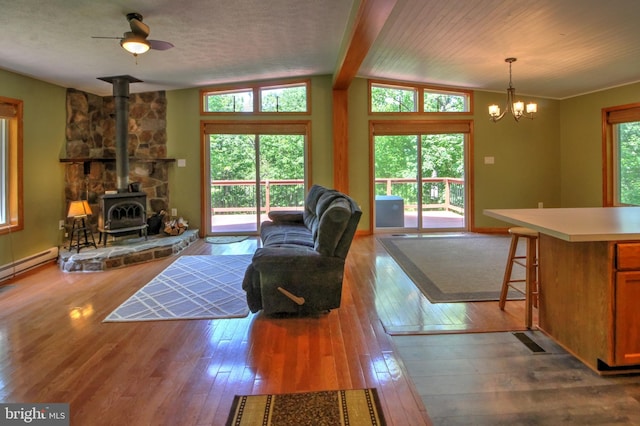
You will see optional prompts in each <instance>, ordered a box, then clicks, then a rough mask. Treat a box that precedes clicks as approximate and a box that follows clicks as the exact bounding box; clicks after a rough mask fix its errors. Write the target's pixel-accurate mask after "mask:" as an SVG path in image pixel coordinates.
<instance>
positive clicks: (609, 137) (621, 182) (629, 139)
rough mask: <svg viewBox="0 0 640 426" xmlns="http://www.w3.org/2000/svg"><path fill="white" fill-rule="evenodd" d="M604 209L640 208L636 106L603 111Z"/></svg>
mask: <svg viewBox="0 0 640 426" xmlns="http://www.w3.org/2000/svg"><path fill="white" fill-rule="evenodd" d="M605 117H606V128H607V132H606V135H605V137H604V143H605V152H606V153H607V159H606V160H605V161H606V162H607V163H606V164H605V167H604V170H605V179H606V188H607V191H606V193H605V200H604V204H605V206H612V205H613V206H640V105H630V106H626V107H614V108H611V109H609V110H605Z"/></svg>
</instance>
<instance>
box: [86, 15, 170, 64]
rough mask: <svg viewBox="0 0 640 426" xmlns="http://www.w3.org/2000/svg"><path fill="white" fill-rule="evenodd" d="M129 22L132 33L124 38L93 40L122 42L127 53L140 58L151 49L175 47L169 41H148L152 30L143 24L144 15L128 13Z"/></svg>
mask: <svg viewBox="0 0 640 426" xmlns="http://www.w3.org/2000/svg"><path fill="white" fill-rule="evenodd" d="M127 21H129V26H130V27H131V31H127V32H126V33H124V36H123V37H92V38H109V39H116V40H120V46H122V48H123V49H124V50H126V51H127V52H129V53H131V54H133V56H138V55H140V54H142V53H145V52H147V51H148V50H149V49H154V50H167V49H171V48H172V47H173V44H171V43H169V42H168V41H161V40H147V37H148V36H149V33H150V30H149V26H148V25H147V24H145V23H143V22H142V15H140V14H139V13H135V12H134V13H127Z"/></svg>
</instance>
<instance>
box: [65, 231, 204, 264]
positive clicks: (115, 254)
mask: <svg viewBox="0 0 640 426" xmlns="http://www.w3.org/2000/svg"><path fill="white" fill-rule="evenodd" d="M197 239H198V230H197V229H192V230H187V231H185V232H184V233H183V234H181V235H178V236H167V235H164V234H160V235H151V236H149V237H148V238H147V239H146V240H145V239H144V237H134V238H118V239H116V241H114V242H110V243H109V245H108V246H106V247H102V246H98V248H97V249H96V248H93V247H88V248H87V247H85V248H83V249H81V250H80V253H78V252H77V251H76V250H71V251H69V250H68V249H67V248H61V249H60V252H59V255H58V265H59V266H60V269H61V270H62V271H64V272H99V271H106V270H108V269H115V268H121V267H125V266H131V265H135V264H137V263H143V262H149V261H152V260H156V259H161V258H163V257H167V256H172V255H174V254H176V253H178V252H180V251H182V250H183V249H184V248H185V247H187V246H189V244H191V243H193V242H194V241H196V240H197Z"/></svg>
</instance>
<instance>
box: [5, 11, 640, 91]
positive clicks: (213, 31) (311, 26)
mask: <svg viewBox="0 0 640 426" xmlns="http://www.w3.org/2000/svg"><path fill="white" fill-rule="evenodd" d="M367 4H369V5H370V6H371V8H370V10H369V11H368V14H366V15H364V16H361V18H362V19H361V20H360V21H359V20H358V14H357V13H356V11H357V10H359V8H360V7H361V6H362V5H365V6H366V5H367ZM389 5H391V6H392V9H390V13H387V11H384V10H382V9H385V7H386V6H389ZM130 12H138V13H140V14H141V15H143V20H144V23H145V24H147V25H148V26H149V27H150V29H151V33H150V35H149V39H155V40H164V41H169V42H171V43H173V44H174V45H175V47H174V48H172V49H170V50H166V51H158V50H151V51H149V52H147V53H145V54H143V55H140V56H139V57H138V58H134V57H133V56H132V55H130V54H128V53H127V52H125V51H124V50H123V49H122V48H121V47H120V44H119V41H118V40H117V39H100V38H92V37H93V36H101V37H104V36H111V37H122V36H123V33H124V32H126V31H129V30H130V29H129V24H128V22H127V20H126V17H125V16H126V14H127V13H130ZM381 19H382V21H380V20H381ZM638 22H640V7H638V4H637V0H610V1H608V2H603V1H600V0H536V1H529V2H526V1H514V0H474V1H470V0H397V1H395V0H389V1H386V0H322V1H317V0H269V1H265V0H181V1H175V0H131V1H125V0H116V1H95V0H47V1H42V0H19V1H16V0H0V68H2V69H5V70H9V71H13V72H16V73H19V74H24V75H28V76H31V77H34V78H37V79H40V80H44V81H47V82H51V83H54V84H58V85H60V86H63V87H73V88H77V89H80V90H85V91H88V92H91V93H96V94H101V95H107V94H111V85H109V84H108V83H105V82H104V81H101V80H98V77H104V76H113V75H124V74H128V75H132V76H134V77H136V78H138V79H140V80H143V83H136V84H134V85H132V86H131V91H132V92H144V91H150V90H172V89H181V88H191V87H202V86H209V85H218V84H226V83H232V82H243V81H255V80H267V79H274V78H287V77H299V76H309V75H323V74H325V75H326V74H334V75H338V74H339V72H340V71H341V70H343V71H344V69H345V68H344V67H345V66H346V67H347V69H348V67H349V66H350V67H352V68H353V67H355V69H352V72H353V73H354V74H355V75H357V76H359V77H370V78H377V79H391V80H402V81H412V82H421V83H431V84H439V85H448V86H456V87H466V88H473V89H481V90H490V91H504V89H505V88H506V86H507V84H508V80H509V72H508V65H507V64H506V63H505V62H504V59H505V58H507V57H517V58H518V61H517V62H516V63H514V64H513V83H514V86H515V87H516V88H517V89H518V93H520V94H527V95H530V96H541V97H548V98H555V99H563V98H567V97H572V96H576V95H579V94H584V93H589V92H592V91H597V90H601V89H604V88H609V87H614V86H619V85H623V84H628V83H632V82H636V81H640V30H639V29H638ZM354 24H360V25H359V26H358V25H354ZM354 29H357V30H358V31H360V32H359V33H354ZM354 34H356V35H360V36H361V38H358V37H354ZM367 38H368V39H369V40H368V41H370V42H371V43H368V42H367ZM363 39H364V41H363ZM349 48H351V50H349ZM363 49H365V50H363ZM345 53H346V54H347V58H346V59H347V61H348V60H349V59H353V61H352V62H351V63H349V62H345V57H344V55H345ZM345 63H346V64H348V65H345ZM354 64H355V65H354Z"/></svg>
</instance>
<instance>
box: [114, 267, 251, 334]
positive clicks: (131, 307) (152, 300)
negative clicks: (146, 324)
mask: <svg viewBox="0 0 640 426" xmlns="http://www.w3.org/2000/svg"><path fill="white" fill-rule="evenodd" d="M251 257H252V255H248V254H247V255H217V256H202V255H200V256H181V257H179V258H178V259H177V260H176V261H175V262H173V263H172V264H171V265H169V266H168V267H167V268H166V269H165V270H164V271H162V272H161V273H160V274H159V275H157V276H156V277H155V278H153V279H152V280H151V281H150V282H149V283H148V284H146V285H145V286H144V287H142V288H141V289H140V290H138V292H136V293H135V294H134V295H133V296H131V297H130V298H129V299H128V300H127V301H125V302H124V303H123V304H122V305H120V306H119V307H118V308H117V309H116V310H115V311H113V312H112V313H111V314H109V315H108V316H107V318H105V320H104V322H126V321H157V320H178V319H215V318H240V317H246V316H247V315H248V314H249V308H248V307H247V299H246V294H245V292H244V290H242V278H243V277H244V272H245V269H246V268H247V265H248V264H249V263H250V262H251Z"/></svg>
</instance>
